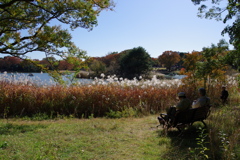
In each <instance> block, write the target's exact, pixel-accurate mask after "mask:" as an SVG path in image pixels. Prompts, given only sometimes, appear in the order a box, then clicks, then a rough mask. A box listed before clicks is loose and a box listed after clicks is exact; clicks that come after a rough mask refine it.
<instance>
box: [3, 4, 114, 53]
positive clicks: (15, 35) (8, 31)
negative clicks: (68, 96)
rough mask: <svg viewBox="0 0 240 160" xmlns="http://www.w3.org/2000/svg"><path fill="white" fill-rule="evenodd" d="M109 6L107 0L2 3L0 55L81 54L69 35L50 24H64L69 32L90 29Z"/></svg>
mask: <svg viewBox="0 0 240 160" xmlns="http://www.w3.org/2000/svg"><path fill="white" fill-rule="evenodd" d="M111 7H113V4H112V2H110V0H67V1H66V0H54V1H52V0H41V1H40V0H3V1H1V2H0V13H1V14H0V53H2V54H10V55H14V56H23V55H25V54H26V53H28V52H33V51H40V52H45V53H46V55H50V56H52V55H58V56H66V54H67V53H69V52H71V53H73V52H78V54H82V52H80V50H79V49H77V47H76V46H75V45H74V44H73V42H72V41H71V35H70V33H69V32H68V31H67V30H66V29H62V28H61V26H59V25H52V24H55V23H59V24H67V25H69V26H70V28H71V29H72V30H73V29H76V28H78V27H82V28H85V29H89V30H91V29H92V28H93V27H94V26H96V25H97V16H98V15H99V13H100V12H101V11H102V10H104V9H111ZM52 22H53V23H52ZM75 54H76V53H75Z"/></svg>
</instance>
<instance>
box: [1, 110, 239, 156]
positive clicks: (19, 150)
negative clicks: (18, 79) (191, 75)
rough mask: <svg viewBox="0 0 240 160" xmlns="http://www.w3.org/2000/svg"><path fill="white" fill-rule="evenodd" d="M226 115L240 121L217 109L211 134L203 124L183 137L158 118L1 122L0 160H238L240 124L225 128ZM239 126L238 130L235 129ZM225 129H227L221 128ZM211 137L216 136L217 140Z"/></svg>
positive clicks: (235, 113)
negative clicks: (200, 130)
mask: <svg viewBox="0 0 240 160" xmlns="http://www.w3.org/2000/svg"><path fill="white" fill-rule="evenodd" d="M223 110H225V111H226V112H228V111H227V110H229V112H231V113H233V114H234V115H229V116H232V117H233V118H234V117H238V115H239V111H238V112H235V111H234V112H233V111H230V110H231V109H229V108H228V107H226V108H220V109H217V110H216V109H214V110H213V113H212V114H211V116H210V117H209V120H207V124H208V126H209V128H208V132H202V133H201V132H198V127H200V126H202V124H201V123H198V122H197V123H195V124H194V126H193V127H190V128H188V129H187V130H186V131H184V132H183V134H179V132H178V131H177V130H176V129H171V130H169V131H168V133H167V134H165V132H164V131H163V130H162V129H161V127H159V128H156V125H158V122H157V119H156V117H157V115H151V116H146V117H142V118H120V119H107V118H91V117H90V119H76V118H72V119H71V118H68V119H58V120H43V121H33V120H31V121H30V120H27V119H25V120H24V119H9V120H8V121H7V120H5V119H2V120H0V159H4V160H8V159H9V160H10V159H11V160H12V159H16V160H25V159H31V160H37V159H39V160H43V159H44V160H92V159H96V160H110V159H111V160H112V159H116V160H122V159H129V160H145V159H146V160H165V159H206V158H205V156H209V157H212V158H210V159H219V157H220V159H235V158H236V157H238V156H239V154H240V153H239V145H237V143H238V142H239V134H238V133H239V128H240V127H239V126H240V125H239V119H234V120H231V121H228V122H226V123H223V122H222V121H220V120H221V118H220V116H219V115H220V114H221V113H222V111H223ZM237 110H239V109H237ZM225 118H227V117H225ZM218 121H219V122H218ZM237 122H238V125H235V126H234V124H236V123H237ZM226 124H227V125H228V128H230V130H231V131H229V130H224V128H225V129H226V128H227V127H226V126H225V125H226ZM220 125H221V126H222V127H223V128H219V126H220ZM224 126H225V127H224ZM229 126H231V127H229ZM233 126H234V127H233ZM233 128H234V129H233ZM217 129H220V131H221V132H222V133H226V134H225V136H224V134H222V135H220V136H217V135H219V134H218V133H217V132H218V131H216V130H217ZM232 129H233V130H232ZM202 131H204V130H202ZM228 131H229V133H228ZM212 132H216V134H215V135H213V133H212ZM219 133H220V132H219ZM204 136H205V137H204ZM233 138H234V139H235V141H237V142H235V144H233V140H231V139H233ZM214 139H215V140H214ZM217 139H218V140H217ZM219 139H220V140H221V142H220V140H219ZM223 140H224V141H223ZM200 141H202V143H200ZM205 141H211V144H207V143H206V144H205ZM227 141H229V142H228V143H227ZM217 143H218V144H217ZM214 145H216V146H214ZM214 147H215V149H213V148H214ZM221 147H222V148H223V147H225V152H221V153H218V152H219V151H217V150H219V148H220V150H221ZM202 151H204V153H201V152H202ZM231 155H233V156H232V157H233V158H231ZM214 157H215V158H214ZM229 157H230V158H229Z"/></svg>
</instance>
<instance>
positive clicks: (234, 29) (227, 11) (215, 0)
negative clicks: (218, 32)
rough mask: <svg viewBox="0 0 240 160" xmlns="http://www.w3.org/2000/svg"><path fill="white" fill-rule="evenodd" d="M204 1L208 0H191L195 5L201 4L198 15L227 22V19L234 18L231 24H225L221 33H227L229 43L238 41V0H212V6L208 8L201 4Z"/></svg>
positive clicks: (239, 6)
mask: <svg viewBox="0 0 240 160" xmlns="http://www.w3.org/2000/svg"><path fill="white" fill-rule="evenodd" d="M205 1H208V0H192V2H193V3H194V4H195V5H199V4H201V6H200V7H199V8H198V10H199V13H198V16H199V17H201V18H202V17H204V18H210V19H213V18H214V19H216V20H218V21H222V22H223V23H227V22H229V20H232V19H233V18H236V19H235V21H234V22H233V24H232V25H227V26H226V28H225V29H224V30H223V32H222V34H224V33H228V34H229V36H230V42H231V43H233V44H234V42H236V41H238V43H239V22H240V16H239V11H240V1H239V0H228V2H227V3H226V1H222V0H212V1H211V2H212V6H211V7H209V8H208V7H207V5H206V4H203V3H204V2H205ZM223 16H224V17H223Z"/></svg>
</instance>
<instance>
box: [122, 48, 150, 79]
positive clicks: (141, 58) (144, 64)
mask: <svg viewBox="0 0 240 160" xmlns="http://www.w3.org/2000/svg"><path fill="white" fill-rule="evenodd" d="M151 67H152V59H151V57H150V55H149V54H148V53H147V51H146V50H145V49H144V48H143V47H137V48H133V49H131V50H129V51H128V52H126V53H125V54H122V58H121V60H120V72H121V75H122V76H123V77H125V78H129V79H132V78H134V77H139V76H140V75H142V74H146V73H148V71H150V70H151Z"/></svg>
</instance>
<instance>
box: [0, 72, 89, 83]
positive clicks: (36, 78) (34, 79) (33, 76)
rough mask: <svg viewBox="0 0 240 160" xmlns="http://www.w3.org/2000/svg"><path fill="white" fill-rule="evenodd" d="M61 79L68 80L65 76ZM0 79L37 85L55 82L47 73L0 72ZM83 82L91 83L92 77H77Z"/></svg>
mask: <svg viewBox="0 0 240 160" xmlns="http://www.w3.org/2000/svg"><path fill="white" fill-rule="evenodd" d="M63 79H64V80H66V81H69V82H70V80H68V79H67V78H66V77H65V76H63ZM0 80H5V81H11V82H20V83H30V82H31V83H36V84H39V85H54V84H56V82H55V81H54V79H53V78H52V77H51V76H50V75H49V74H48V73H1V74H0ZM77 81H78V82H81V83H83V84H88V83H91V82H92V81H93V80H92V79H77Z"/></svg>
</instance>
